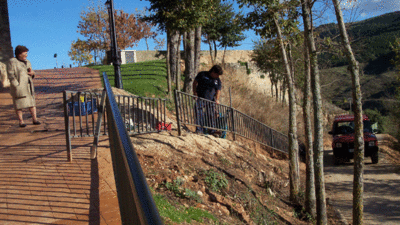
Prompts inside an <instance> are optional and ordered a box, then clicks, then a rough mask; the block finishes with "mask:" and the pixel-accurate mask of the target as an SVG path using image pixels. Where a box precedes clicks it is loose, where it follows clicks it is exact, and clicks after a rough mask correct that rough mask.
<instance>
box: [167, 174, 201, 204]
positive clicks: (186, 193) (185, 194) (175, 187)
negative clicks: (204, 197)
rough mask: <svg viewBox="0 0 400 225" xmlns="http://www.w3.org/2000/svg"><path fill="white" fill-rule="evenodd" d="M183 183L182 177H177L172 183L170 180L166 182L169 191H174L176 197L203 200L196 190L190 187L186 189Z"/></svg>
mask: <svg viewBox="0 0 400 225" xmlns="http://www.w3.org/2000/svg"><path fill="white" fill-rule="evenodd" d="M182 185H183V180H181V179H176V180H174V181H173V182H172V183H170V182H166V183H165V187H166V188H167V189H168V190H169V191H171V192H173V193H174V194H175V196H176V197H179V198H188V199H192V200H195V201H196V202H201V198H200V196H199V195H198V194H197V193H196V192H195V191H192V190H190V189H188V188H185V189H184V188H182V187H181V186H182Z"/></svg>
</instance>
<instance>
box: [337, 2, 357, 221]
mask: <svg viewBox="0 0 400 225" xmlns="http://www.w3.org/2000/svg"><path fill="white" fill-rule="evenodd" d="M332 2H333V5H334V7H335V13H336V19H337V21H338V26H339V31H340V36H341V38H342V44H343V47H344V49H345V51H344V53H345V55H346V57H347V60H348V62H349V64H350V65H349V69H350V73H351V81H352V85H353V90H352V92H353V102H354V124H355V128H354V181H353V224H354V225H359V224H363V209H364V206H363V194H364V193H363V192H364V178H363V172H364V138H363V122H362V121H363V119H362V103H361V97H362V95H361V86H360V75H359V70H360V68H359V65H358V62H357V60H356V58H355V57H354V54H353V51H352V49H351V46H350V42H349V38H348V35H347V31H346V27H345V24H344V21H343V15H342V11H341V9H340V4H339V1H338V0H332Z"/></svg>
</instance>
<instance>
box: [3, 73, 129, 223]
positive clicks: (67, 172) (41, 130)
mask: <svg viewBox="0 0 400 225" xmlns="http://www.w3.org/2000/svg"><path fill="white" fill-rule="evenodd" d="M36 74H37V75H36V78H35V80H34V82H35V90H36V93H37V94H36V103H37V111H38V117H39V120H40V121H41V122H42V124H41V125H38V126H35V125H32V119H31V118H28V117H29V116H30V114H29V112H28V110H25V111H24V119H25V123H26V124H27V125H28V126H27V127H25V128H20V127H19V126H18V119H17V116H16V115H15V112H14V109H13V106H12V99H11V96H10V94H9V89H8V88H6V89H1V90H0V108H1V110H0V224H120V223H121V221H120V215H119V208H118V199H117V195H116V188H115V183H114V175H113V171H112V165H111V156H110V149H109V142H108V137H106V136H105V137H102V138H101V139H100V144H99V148H98V157H97V159H96V160H90V154H89V153H90V146H91V143H92V142H93V138H89V137H87V138H75V139H72V152H73V161H72V162H68V160H67V151H66V141H65V129H64V119H63V115H64V113H63V107H62V91H64V90H77V91H79V90H85V89H91V88H101V81H100V77H99V74H98V72H97V71H94V70H91V69H87V68H73V69H60V70H41V71H36Z"/></svg>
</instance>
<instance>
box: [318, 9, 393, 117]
mask: <svg viewBox="0 0 400 225" xmlns="http://www.w3.org/2000/svg"><path fill="white" fill-rule="evenodd" d="M316 32H318V33H319V37H320V38H326V37H330V38H331V39H332V41H334V42H339V41H340V39H339V38H340V35H339V30H338V28H337V24H325V25H322V26H319V27H318V28H316ZM347 32H348V33H349V36H350V38H351V40H352V42H351V46H352V49H353V51H354V53H355V55H356V58H357V60H358V61H359V63H360V67H361V69H362V76H361V85H362V86H361V90H362V93H363V100H365V101H364V102H363V108H364V109H366V108H371V109H374V108H377V109H378V110H379V111H381V112H382V113H384V114H386V113H387V112H388V109H389V108H390V104H387V102H386V103H385V101H382V99H383V100H384V99H386V98H389V97H390V96H392V95H393V94H394V90H395V88H394V87H395V86H398V85H399V82H398V81H397V80H396V75H395V71H394V66H393V65H392V64H391V62H390V60H391V59H393V58H394V52H393V51H392V50H391V49H390V43H391V42H393V41H394V40H395V38H396V37H400V12H399V11H398V12H393V13H388V14H384V15H381V16H377V17H373V18H369V19H366V20H363V21H359V22H354V23H349V24H347ZM319 64H320V65H321V68H322V70H321V83H322V87H323V89H322V94H323V97H324V98H326V99H327V100H330V101H332V102H333V103H335V104H336V105H338V106H341V107H342V108H344V109H346V108H347V109H348V107H349V100H348V98H351V79H350V73H349V71H348V70H347V65H348V63H347V59H346V58H345V57H344V56H342V57H338V56H334V55H332V54H328V53H322V54H320V56H319ZM377 99H381V100H377Z"/></svg>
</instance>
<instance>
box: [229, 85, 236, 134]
mask: <svg viewBox="0 0 400 225" xmlns="http://www.w3.org/2000/svg"><path fill="white" fill-rule="evenodd" d="M229 106H230V109H231V119H232V133H233V140H234V141H236V134H235V118H234V113H233V108H232V93H231V87H229Z"/></svg>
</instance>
